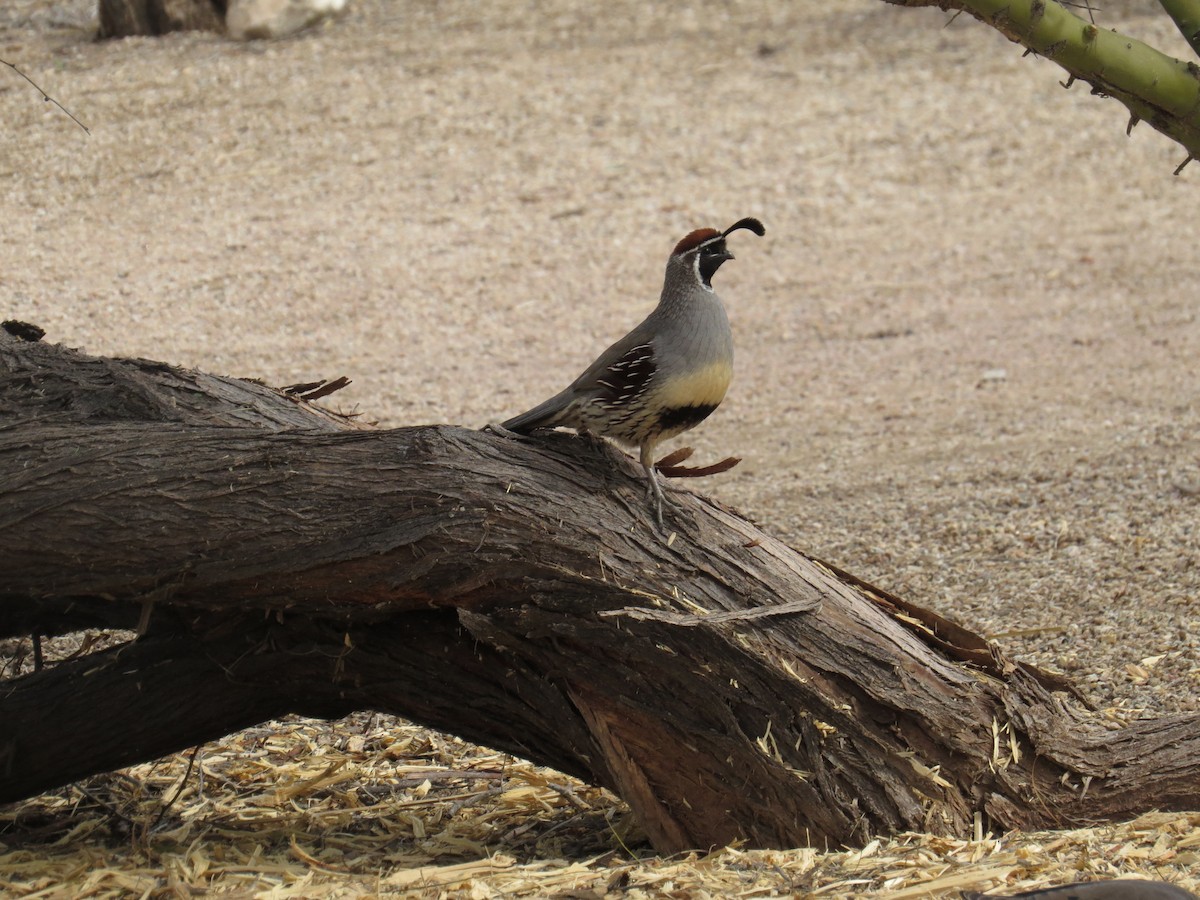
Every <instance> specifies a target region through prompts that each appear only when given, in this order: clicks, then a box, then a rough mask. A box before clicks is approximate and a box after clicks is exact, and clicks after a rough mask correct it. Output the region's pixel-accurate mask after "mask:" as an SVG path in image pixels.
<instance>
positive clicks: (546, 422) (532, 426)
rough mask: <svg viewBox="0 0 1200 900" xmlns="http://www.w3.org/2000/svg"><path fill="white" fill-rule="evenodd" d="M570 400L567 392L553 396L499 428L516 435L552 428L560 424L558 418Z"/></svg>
mask: <svg viewBox="0 0 1200 900" xmlns="http://www.w3.org/2000/svg"><path fill="white" fill-rule="evenodd" d="M571 400H572V397H571V394H570V392H569V391H563V392H562V393H560V394H555V395H554V396H553V397H551V398H550V399H549V400H546V401H545V402H543V403H539V404H538V405H537V406H535V407H534V408H533V409H531V410H529V411H528V412H523V413H521V414H520V415H519V416H513V417H512V418H511V419H509V420H508V421H507V422H504V423H503V425H502V426H501V427H503V428H506V429H508V430H509V431H515V432H516V433H517V434H529V432H531V431H534V430H536V429H538V428H553V427H554V426H555V425H559V424H561V420H560V417H561V416H562V413H563V411H564V410H566V408H567V406H568V405H569V404H570V402H571Z"/></svg>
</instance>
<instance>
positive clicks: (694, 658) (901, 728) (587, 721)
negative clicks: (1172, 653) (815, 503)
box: [0, 335, 1200, 852]
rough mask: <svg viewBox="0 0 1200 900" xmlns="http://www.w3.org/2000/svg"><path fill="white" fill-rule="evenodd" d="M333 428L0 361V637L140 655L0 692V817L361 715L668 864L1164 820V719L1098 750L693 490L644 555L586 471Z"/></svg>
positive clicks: (615, 486)
mask: <svg viewBox="0 0 1200 900" xmlns="http://www.w3.org/2000/svg"><path fill="white" fill-rule="evenodd" d="M305 387H306V388H309V389H313V387H314V386H311V385H310V386H305ZM317 390H319V389H317ZM301 392H302V391H301ZM353 426H354V423H352V422H349V421H347V420H343V419H341V418H340V417H337V416H335V415H331V414H328V413H322V412H319V411H317V410H316V409H315V408H314V407H311V406H310V404H308V403H307V401H304V400H303V399H300V398H299V397H297V396H296V394H295V393H293V394H287V393H283V392H278V391H272V390H270V389H268V388H265V387H263V386H261V385H257V384H253V383H247V382H240V381H237V380H236V379H225V378H214V377H212V376H206V375H201V374H199V373H194V372H182V371H178V370H174V369H171V368H170V367H167V366H163V365H162V364H159V363H150V362H145V361H136V360H98V359H93V358H89V357H85V356H82V355H80V354H77V353H74V352H72V351H69V350H65V349H63V348H60V347H52V346H48V345H44V344H40V343H23V342H17V341H12V340H6V339H5V338H4V336H3V335H0V483H3V485H4V489H3V493H2V494H0V634H3V635H17V634H26V633H31V632H33V633H41V634H48V633H57V632H61V631H65V630H71V629H77V628H81V627H108V628H118V627H121V628H135V629H137V631H138V633H139V635H140V636H139V638H138V639H137V640H135V641H131V642H129V643H127V644H125V645H123V646H120V647H116V648H113V649H110V650H106V651H102V652H97V653H93V654H91V655H89V656H86V657H83V658H81V659H77V660H73V661H70V662H64V663H60V664H58V665H56V666H52V667H49V668H46V669H43V670H41V671H38V672H35V673H33V674H30V675H27V676H24V677H21V678H15V679H11V680H9V681H6V682H3V683H0V722H3V723H4V730H3V731H2V732H0V800H14V799H17V798H21V797H25V796H29V795H32V794H35V793H37V792H39V791H42V790H45V789H48V788H51V787H54V786H56V785H61V784H64V783H67V782H70V781H71V780H73V779H77V778H80V777H83V776H85V775H87V774H90V773H94V772H98V771H105V770H110V769H112V768H116V767H119V766H123V765H128V764H132V763H134V762H138V761H141V760H145V759H148V758H154V757H156V756H159V755H161V754H164V753H167V752H171V751H174V750H178V749H182V748H184V747H187V746H190V745H192V744H195V743H197V742H201V741H205V740H208V739H212V738H215V737H217V736H220V735H222V734H225V733H227V732H229V731H232V730H235V729H237V728H239V727H242V726H245V725H248V724H250V723H253V722H259V721H263V720H265V719H269V718H272V717H275V716H279V715H282V714H284V713H287V712H300V713H305V714H308V715H314V716H323V717H336V716H340V715H343V714H345V713H347V712H350V711H352V710H357V709H367V708H370V709H376V710H382V711H388V712H392V713H396V714H399V715H402V716H405V717H407V718H409V719H412V720H414V721H418V722H422V723H425V724H427V725H430V726H432V727H436V728H439V729H442V730H445V731H449V732H453V733H455V734H458V735H461V736H463V737H466V738H468V739H471V740H474V741H477V742H480V743H484V744H487V745H490V746H493V747H496V748H499V749H503V750H508V751H511V752H513V753H516V754H519V755H521V756H524V757H527V758H529V759H532V760H535V761H537V762H540V763H544V764H547V765H551V766H554V767H557V768H559V769H562V770H564V771H566V772H569V773H571V774H575V775H578V776H580V777H582V778H585V779H588V780H590V781H593V782H596V783H599V784H603V785H606V786H608V787H610V788H612V789H613V790H615V791H617V792H618V793H619V794H620V795H621V796H622V797H624V798H625V799H626V800H627V801H628V802H629V804H630V805H631V807H632V808H633V810H634V812H635V814H636V815H637V817H638V818H639V820H640V822H641V824H642V825H643V826H644V828H645V830H646V832H647V834H648V835H649V836H650V838H651V840H652V841H653V843H654V845H655V846H656V847H657V848H658V849H660V850H662V851H664V852H670V851H675V850H680V849H683V848H688V847H701V848H705V847H709V846H712V845H716V844H724V843H727V842H729V841H731V840H734V839H737V838H742V839H745V840H746V841H747V842H748V843H749V844H751V845H753V846H775V847H778V846H793V845H799V844H816V845H826V844H828V845H840V844H855V843H861V842H863V841H865V840H867V839H868V838H869V837H870V836H871V835H873V834H879V833H888V834H890V833H895V832H897V831H901V830H906V829H919V830H924V831H933V832H945V833H957V834H964V833H969V831H970V830H971V828H972V827H973V825H974V817H975V816H976V814H980V815H981V816H982V817H983V821H984V824H985V825H986V826H987V827H995V828H1008V827H1024V828H1030V827H1040V826H1056V825H1065V824H1071V823H1077V822H1082V821H1093V820H1096V819H1105V818H1112V817H1119V816H1126V815H1131V814H1134V813H1137V812H1140V811H1142V810H1144V809H1148V808H1152V807H1153V808H1160V809H1162V808H1190V807H1194V806H1195V805H1196V802H1197V799H1196V798H1197V790H1198V788H1200V765H1198V760H1200V721H1198V720H1197V718H1196V717H1190V718H1189V717H1176V718H1168V719H1161V720H1154V721H1147V722H1142V723H1137V724H1135V725H1133V726H1130V727H1128V728H1125V729H1122V730H1119V731H1114V730H1111V728H1110V726H1108V725H1106V724H1104V723H1102V722H1101V721H1099V720H1098V719H1097V718H1094V717H1093V716H1092V715H1091V714H1090V713H1089V712H1088V711H1087V710H1085V709H1083V708H1082V707H1081V706H1080V705H1079V704H1078V703H1077V702H1076V701H1075V700H1073V699H1072V698H1071V696H1070V694H1069V691H1068V690H1067V689H1068V686H1067V685H1066V684H1065V683H1064V682H1061V681H1060V680H1058V679H1057V678H1055V677H1053V676H1049V675H1047V674H1046V673H1043V672H1040V671H1038V670H1037V669H1034V668H1032V667H1029V666H1025V665H1022V664H1020V663H1014V662H1012V661H1010V660H1008V659H1007V658H1006V657H1005V656H1004V654H1003V652H1002V651H1001V650H1000V649H999V648H997V647H995V646H994V645H991V644H988V643H987V642H986V641H984V640H983V639H982V638H979V637H978V636H976V635H974V634H972V633H971V632H970V631H969V630H967V629H965V628H962V627H961V626H957V625H955V624H953V623H951V622H948V621H946V620H944V619H941V618H939V617H938V616H936V615H934V614H932V613H929V612H927V611H925V610H922V609H920V608H918V607H915V606H913V605H911V604H907V603H905V602H904V601H902V600H900V599H899V598H896V597H892V596H890V595H888V594H886V593H884V592H883V591H880V590H878V589H875V588H873V587H871V586H870V585H868V584H866V583H864V582H862V581H860V580H858V579H856V578H854V577H853V576H851V575H849V574H848V573H845V572H841V571H839V570H837V569H836V568H834V567H831V566H828V565H826V564H824V563H822V562H820V561H819V560H816V559H814V558H812V557H808V556H805V555H804V554H801V553H798V552H796V551H794V550H792V549H790V548H788V547H786V546H784V545H783V544H782V543H780V542H779V541H777V540H775V539H774V538H772V537H771V536H770V535H768V534H766V533H764V532H762V531H761V530H759V529H758V528H756V527H755V526H754V525H752V524H751V523H749V522H747V521H745V520H744V519H742V518H740V517H739V516H737V515H736V514H735V513H733V512H731V511H730V510H728V509H725V508H723V507H721V506H719V505H717V504H714V503H712V502H711V501H708V500H705V499H702V498H699V497H695V496H693V495H691V494H689V493H679V494H676V495H674V496H673V497H672V499H673V501H674V502H673V503H672V504H671V505H670V508H669V509H668V510H667V521H668V530H669V531H670V532H671V534H672V537H670V538H669V539H666V538H664V537H663V536H662V535H660V534H658V533H657V532H656V531H655V529H654V527H653V524H652V520H651V518H650V515H649V510H648V509H647V507H646V504H645V502H644V499H643V494H644V491H643V482H642V481H641V478H640V475H639V472H638V468H637V467H636V465H634V464H632V463H631V462H630V461H628V460H626V459H625V458H624V457H623V456H622V455H621V454H618V453H616V452H615V451H612V450H611V449H608V448H606V447H604V446H603V445H598V444H595V443H593V442H591V441H588V440H580V439H577V438H574V437H572V436H568V435H547V436H544V437H539V438H535V439H516V438H513V437H510V436H505V435H498V434H492V433H490V432H487V431H472V430H468V429H464V428H453V427H448V426H429V427H419V428H403V429H395V430H370V429H365V428H358V427H353ZM181 697H188V698H193V701H192V703H191V704H190V705H189V704H182V703H180V698H181ZM80 747H87V748H88V752H87V754H86V755H84V754H80V752H79V748H80Z"/></svg>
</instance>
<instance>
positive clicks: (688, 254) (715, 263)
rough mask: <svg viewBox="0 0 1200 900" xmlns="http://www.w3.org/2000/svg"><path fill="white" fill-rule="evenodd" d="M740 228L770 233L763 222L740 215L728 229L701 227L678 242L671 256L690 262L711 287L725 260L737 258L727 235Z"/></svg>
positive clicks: (693, 268)
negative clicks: (743, 217)
mask: <svg viewBox="0 0 1200 900" xmlns="http://www.w3.org/2000/svg"><path fill="white" fill-rule="evenodd" d="M739 228H745V229H746V230H747V231H753V232H754V233H755V234H757V235H758V236H759V237H762V236H763V235H764V234H766V233H767V230H766V229H765V228H763V224H762V222H760V221H758V219H750V218H746V219H738V220H737V221H736V222H734V223H733V224H732V225H730V226H729V227H728V228H726V229H725V230H724V231H717V230H716V229H715V228H698V229H696V230H695V231H693V232H692V233H691V234H689V235H687V236H686V237H684V239H683V240H681V241H680V242H679V243H678V244H676V245H675V250H674V251H673V252H672V253H671V260H672V261H673V262H676V261H677V262H679V263H682V264H683V265H685V266H687V267H688V268H689V269H690V270H691V271H692V272H694V273H695V275H696V278H697V279H698V280H699V282H700V284H701V285H702V286H703V287H704V288H706V289H707V290H710V291H711V290H712V277H713V275H715V274H716V272H717V269H719V268H721V263H723V262H725V260H727V259H733V254H732V253H730V252H729V250H728V249H726V247H725V238H726V237H728V236H729V235H730V234H731V233H732V232H734V231H737V230H738V229H739Z"/></svg>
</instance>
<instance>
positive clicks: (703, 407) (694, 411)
mask: <svg viewBox="0 0 1200 900" xmlns="http://www.w3.org/2000/svg"><path fill="white" fill-rule="evenodd" d="M716 408H717V405H716V404H715V403H700V404H696V405H694V406H676V407H673V408H671V409H664V410H663V411H662V412H661V413H659V414H658V427H659V428H661V429H662V430H663V431H674V430H675V429H677V428H678V429H679V430H681V431H687V429H689V428H695V427H696V426H697V425H699V424H700V423H701V422H703V421H704V420H705V419H707V418H708V417H709V416H710V415H711V414H712V411H713V410H714V409H716Z"/></svg>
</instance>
